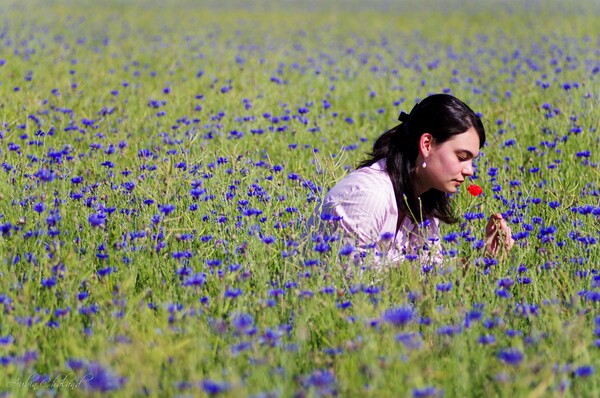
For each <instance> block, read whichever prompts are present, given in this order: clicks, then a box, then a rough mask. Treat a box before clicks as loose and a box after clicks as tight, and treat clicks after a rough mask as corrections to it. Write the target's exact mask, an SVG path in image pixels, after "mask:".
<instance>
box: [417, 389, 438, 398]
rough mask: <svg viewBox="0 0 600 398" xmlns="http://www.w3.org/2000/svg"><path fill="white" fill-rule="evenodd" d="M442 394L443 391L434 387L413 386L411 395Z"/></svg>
mask: <svg viewBox="0 0 600 398" xmlns="http://www.w3.org/2000/svg"><path fill="white" fill-rule="evenodd" d="M443 395H444V393H443V391H442V390H438V389H437V388H435V387H424V388H415V389H414V390H413V397H415V398H425V397H441V396H443Z"/></svg>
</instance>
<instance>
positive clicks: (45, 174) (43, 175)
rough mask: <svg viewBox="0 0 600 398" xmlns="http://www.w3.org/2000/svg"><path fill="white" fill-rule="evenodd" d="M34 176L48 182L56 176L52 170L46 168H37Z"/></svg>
mask: <svg viewBox="0 0 600 398" xmlns="http://www.w3.org/2000/svg"><path fill="white" fill-rule="evenodd" d="M35 176H36V177H37V178H38V179H39V180H40V181H43V182H50V181H52V180H54V178H56V174H55V173H54V171H52V170H48V169H40V170H38V172H37V173H35Z"/></svg>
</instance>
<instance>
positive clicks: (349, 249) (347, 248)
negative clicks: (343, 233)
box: [340, 243, 354, 256]
mask: <svg viewBox="0 0 600 398" xmlns="http://www.w3.org/2000/svg"><path fill="white" fill-rule="evenodd" d="M353 252H354V246H352V245H351V244H350V243H348V244H346V245H344V246H343V247H342V248H340V255H341V256H349V255H350V254H352V253H353Z"/></svg>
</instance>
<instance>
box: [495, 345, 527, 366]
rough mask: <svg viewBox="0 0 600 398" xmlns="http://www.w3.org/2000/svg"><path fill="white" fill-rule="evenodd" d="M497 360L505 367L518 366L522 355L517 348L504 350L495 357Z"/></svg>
mask: <svg viewBox="0 0 600 398" xmlns="http://www.w3.org/2000/svg"><path fill="white" fill-rule="evenodd" d="M496 356H497V358H498V359H499V360H501V361H502V362H504V363H505V364H507V365H513V366H515V365H518V364H520V363H521V361H522V360H523V358H524V355H523V353H522V352H521V351H519V350H518V349H517V348H504V349H502V350H500V352H498V354H497V355H496Z"/></svg>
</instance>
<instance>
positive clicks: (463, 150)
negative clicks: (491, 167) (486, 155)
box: [458, 149, 479, 159]
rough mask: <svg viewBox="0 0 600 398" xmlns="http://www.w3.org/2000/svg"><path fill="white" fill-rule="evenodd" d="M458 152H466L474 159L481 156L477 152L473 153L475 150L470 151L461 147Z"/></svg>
mask: <svg viewBox="0 0 600 398" xmlns="http://www.w3.org/2000/svg"><path fill="white" fill-rule="evenodd" d="M458 152H462V153H464V154H465V155H467V156H468V157H469V158H471V159H474V158H476V157H477V156H479V154H477V155H473V152H471V151H469V150H468V149H459V150H458Z"/></svg>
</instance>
